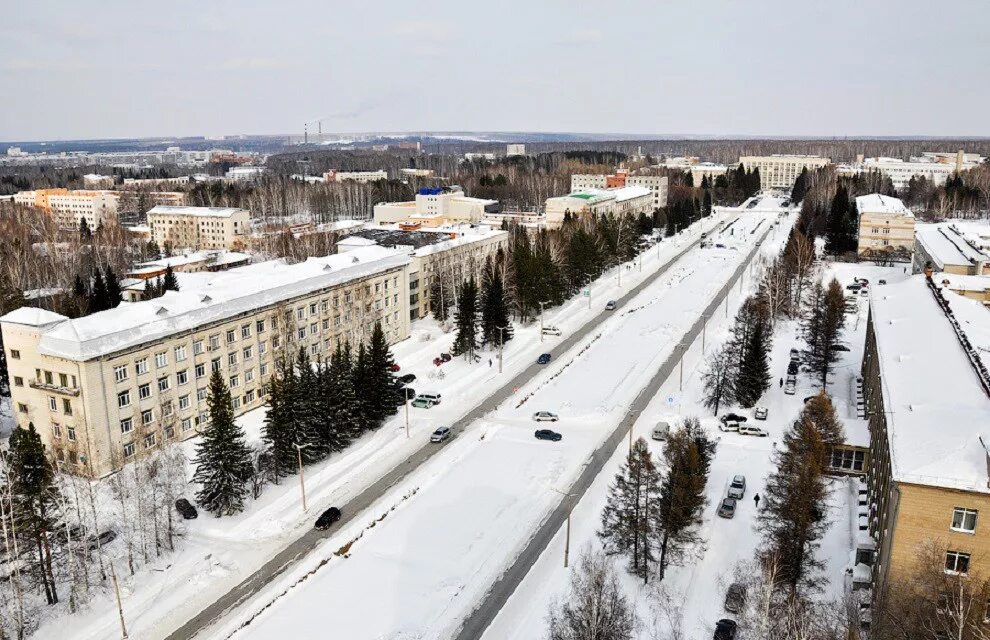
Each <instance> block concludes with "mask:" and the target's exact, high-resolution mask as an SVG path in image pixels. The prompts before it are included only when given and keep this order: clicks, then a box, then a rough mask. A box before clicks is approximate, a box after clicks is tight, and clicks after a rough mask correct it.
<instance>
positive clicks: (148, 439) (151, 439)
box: [144, 433, 157, 449]
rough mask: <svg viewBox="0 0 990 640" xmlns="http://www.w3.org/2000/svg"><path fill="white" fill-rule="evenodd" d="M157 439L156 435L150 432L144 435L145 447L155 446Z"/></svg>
mask: <svg viewBox="0 0 990 640" xmlns="http://www.w3.org/2000/svg"><path fill="white" fill-rule="evenodd" d="M156 440H157V438H156V437H155V434H153V433H149V434H148V435H146V436H145V437H144V448H145V449H150V448H151V447H153V446H155V441H156Z"/></svg>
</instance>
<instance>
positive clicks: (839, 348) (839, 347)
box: [832, 344, 849, 351]
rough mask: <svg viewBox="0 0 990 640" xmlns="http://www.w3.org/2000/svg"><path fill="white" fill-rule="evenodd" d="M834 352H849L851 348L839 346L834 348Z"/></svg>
mask: <svg viewBox="0 0 990 640" xmlns="http://www.w3.org/2000/svg"><path fill="white" fill-rule="evenodd" d="M832 351H849V347H847V346H846V345H844V344H837V345H833V346H832Z"/></svg>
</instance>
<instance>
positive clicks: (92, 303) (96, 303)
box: [89, 269, 110, 313]
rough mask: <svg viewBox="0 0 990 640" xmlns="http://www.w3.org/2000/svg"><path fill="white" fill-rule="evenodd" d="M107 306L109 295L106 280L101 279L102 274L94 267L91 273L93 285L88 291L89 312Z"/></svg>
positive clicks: (104, 308)
mask: <svg viewBox="0 0 990 640" xmlns="http://www.w3.org/2000/svg"><path fill="white" fill-rule="evenodd" d="M109 308H110V296H109V294H108V292H107V285H106V281H104V280H103V274H102V273H101V272H100V270H99V269H96V271H95V273H94V274H93V287H92V289H90V292H89V312H90V313H97V312H100V311H106V310H107V309H109Z"/></svg>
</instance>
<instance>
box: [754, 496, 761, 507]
mask: <svg viewBox="0 0 990 640" xmlns="http://www.w3.org/2000/svg"><path fill="white" fill-rule="evenodd" d="M753 502H755V503H756V508H757V509H759V508H760V494H756V495H755V496H753Z"/></svg>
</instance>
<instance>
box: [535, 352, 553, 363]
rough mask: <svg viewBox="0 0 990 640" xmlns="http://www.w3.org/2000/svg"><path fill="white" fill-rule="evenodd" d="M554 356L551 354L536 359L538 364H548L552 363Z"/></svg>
mask: <svg viewBox="0 0 990 640" xmlns="http://www.w3.org/2000/svg"><path fill="white" fill-rule="evenodd" d="M551 357H552V356H551V355H550V354H549V353H544V354H541V355H540V357H539V358H537V359H536V364H547V363H548V362H550V358H551Z"/></svg>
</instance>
